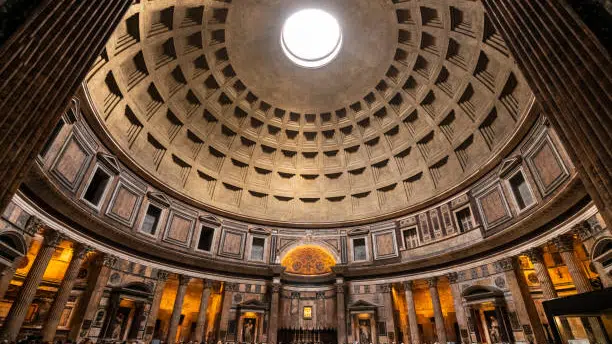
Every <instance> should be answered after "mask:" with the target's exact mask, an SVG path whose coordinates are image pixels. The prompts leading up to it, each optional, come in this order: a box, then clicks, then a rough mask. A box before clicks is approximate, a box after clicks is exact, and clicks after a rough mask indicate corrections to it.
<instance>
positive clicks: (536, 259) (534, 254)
mask: <svg viewBox="0 0 612 344" xmlns="http://www.w3.org/2000/svg"><path fill="white" fill-rule="evenodd" d="M525 255H527V257H529V260H530V261H531V264H533V268H534V270H535V273H536V276H537V277H538V281H539V282H540V288H541V289H542V296H543V297H544V301H546V300H551V299H556V298H557V297H558V295H557V290H555V286H554V284H553V282H552V279H551V278H550V275H549V274H548V268H547V267H546V264H545V262H544V252H543V250H542V248H541V247H534V248H532V249H530V250H528V251H527V252H525ZM560 319H561V327H562V329H561V330H562V331H564V332H565V335H566V337H567V338H574V337H573V335H572V328H571V327H570V325H569V322H568V321H567V319H566V318H560Z"/></svg>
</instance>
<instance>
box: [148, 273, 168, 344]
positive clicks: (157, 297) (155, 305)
mask: <svg viewBox="0 0 612 344" xmlns="http://www.w3.org/2000/svg"><path fill="white" fill-rule="evenodd" d="M167 280H168V272H167V271H163V270H158V271H157V283H155V291H154V292H153V301H151V309H150V310H149V315H148V317H147V327H146V330H145V341H146V342H150V341H151V340H152V339H153V337H154V336H155V333H153V331H154V330H155V322H156V321H157V314H158V313H159V306H160V304H161V299H162V296H163V294H164V288H165V287H166V281H167ZM158 339H159V338H158Z"/></svg>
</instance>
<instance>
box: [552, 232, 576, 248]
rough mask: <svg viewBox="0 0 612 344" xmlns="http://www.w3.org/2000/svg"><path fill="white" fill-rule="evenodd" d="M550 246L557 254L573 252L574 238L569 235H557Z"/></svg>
mask: <svg viewBox="0 0 612 344" xmlns="http://www.w3.org/2000/svg"><path fill="white" fill-rule="evenodd" d="M552 244H553V245H554V246H555V247H556V248H557V250H559V252H568V251H573V250H574V238H573V236H572V235H571V234H563V235H559V236H557V237H555V238H553V239H552Z"/></svg>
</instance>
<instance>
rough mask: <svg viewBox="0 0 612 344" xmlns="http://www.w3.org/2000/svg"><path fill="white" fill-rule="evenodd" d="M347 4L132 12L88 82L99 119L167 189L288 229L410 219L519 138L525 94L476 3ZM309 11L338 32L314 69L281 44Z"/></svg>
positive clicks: (168, 5) (142, 6) (163, 4)
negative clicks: (337, 43) (289, 26)
mask: <svg viewBox="0 0 612 344" xmlns="http://www.w3.org/2000/svg"><path fill="white" fill-rule="evenodd" d="M345 5H346V2H345V1H319V2H317V1H310V2H304V1H274V0H270V1H253V2H250V1H239V2H231V3H230V2H223V1H211V2H209V3H207V4H205V5H203V4H202V3H201V2H199V1H192V2H190V1H180V2H176V3H174V2H171V1H153V2H151V1H143V2H141V3H139V4H135V5H133V6H132V7H131V8H130V9H129V11H128V15H127V16H126V17H125V19H124V20H123V22H122V23H121V24H120V25H119V28H118V29H117V31H115V33H114V34H113V36H112V37H111V39H110V41H109V43H108V44H107V45H106V48H105V51H104V53H103V55H102V57H101V58H100V59H99V60H98V62H97V63H96V65H95V66H94V68H93V69H92V71H91V72H90V74H89V76H88V78H87V88H88V91H89V93H90V95H91V99H92V101H93V104H95V108H96V121H97V122H98V124H99V126H100V127H101V130H102V131H104V132H106V133H107V134H108V135H110V137H111V140H112V144H113V145H114V146H115V147H113V150H114V151H116V152H117V153H118V154H122V155H124V156H125V157H127V159H129V160H131V161H132V162H133V163H134V164H135V165H136V170H137V171H139V172H140V173H141V174H143V175H147V176H150V177H152V178H154V179H155V180H156V181H158V182H159V184H160V185H163V188H164V189H169V190H171V191H172V192H175V193H179V194H181V196H183V197H185V198H187V199H189V200H190V201H192V202H194V203H197V204H198V205H201V206H203V207H204V208H209V209H212V210H214V209H219V210H222V211H224V212H225V213H226V214H237V215H241V216H243V217H246V218H249V219H250V220H251V221H255V220H257V219H262V220H273V221H277V222H280V223H283V222H284V223H286V224H291V223H317V222H327V223H329V222H332V223H333V222H336V223H342V222H345V221H350V220H367V219H373V218H380V217H381V216H383V215H392V214H397V213H402V212H404V213H405V212H406V210H415V209H416V208H418V207H422V206H423V205H427V204H430V203H431V201H432V200H435V199H440V196H441V195H445V194H446V195H449V194H451V193H452V192H453V191H455V192H456V191H457V190H460V189H461V188H463V187H465V186H466V185H469V183H470V182H473V181H474V180H475V178H476V177H478V176H481V175H482V174H484V173H485V172H487V171H488V170H490V168H492V167H493V166H495V165H496V164H497V163H499V161H500V156H503V154H504V152H507V151H508V149H509V147H511V146H512V144H515V142H516V139H518V137H517V136H519V137H520V135H522V134H524V126H523V124H524V122H525V120H526V117H527V115H528V112H529V110H530V108H531V104H532V102H533V95H532V93H531V91H530V89H529V87H528V86H527V85H526V83H525V81H524V80H523V77H522V75H521V72H520V71H519V70H518V69H517V68H516V65H515V63H514V61H513V59H512V58H511V57H510V56H509V53H508V50H507V48H506V47H505V45H504V42H503V40H502V39H501V37H500V36H499V34H498V33H497V32H496V31H495V30H494V29H493V27H492V25H491V23H490V22H489V19H487V18H486V17H485V15H484V9H483V7H482V5H481V4H480V3H479V2H475V1H467V0H466V1H437V2H435V3H431V2H427V1H424V2H421V1H405V2H397V1H396V2H392V1H367V0H359V1H354V2H351V6H348V7H347V6H345ZM304 7H308V8H314V7H316V8H321V9H322V10H325V11H327V12H328V13H330V14H331V15H334V16H335V17H336V18H337V20H338V22H339V23H340V26H341V27H342V35H343V36H342V49H341V51H340V52H339V54H338V56H337V57H336V58H335V59H334V60H333V61H332V62H330V63H329V64H328V65H326V66H324V67H322V68H318V69H308V68H300V66H297V65H295V64H294V63H292V62H291V61H290V60H289V59H287V57H286V56H285V54H284V53H283V51H282V47H281V44H279V34H280V32H281V30H282V27H283V24H284V22H285V20H286V19H287V18H288V17H289V16H290V15H291V14H293V13H295V12H296V11H297V10H299V9H301V8H304ZM271 9H273V10H271ZM253 66H256V67H253ZM521 128H522V129H523V130H521Z"/></svg>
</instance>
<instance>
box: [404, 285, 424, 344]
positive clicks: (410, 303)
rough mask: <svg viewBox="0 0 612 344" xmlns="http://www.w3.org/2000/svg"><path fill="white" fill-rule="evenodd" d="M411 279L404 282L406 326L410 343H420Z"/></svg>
mask: <svg viewBox="0 0 612 344" xmlns="http://www.w3.org/2000/svg"><path fill="white" fill-rule="evenodd" d="M413 287H414V282H413V281H406V282H404V293H405V295H406V313H408V326H410V340H411V342H412V344H420V343H421V334H420V333H419V323H418V321H417V314H416V307H415V305H414V295H413V290H412V288H413Z"/></svg>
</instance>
